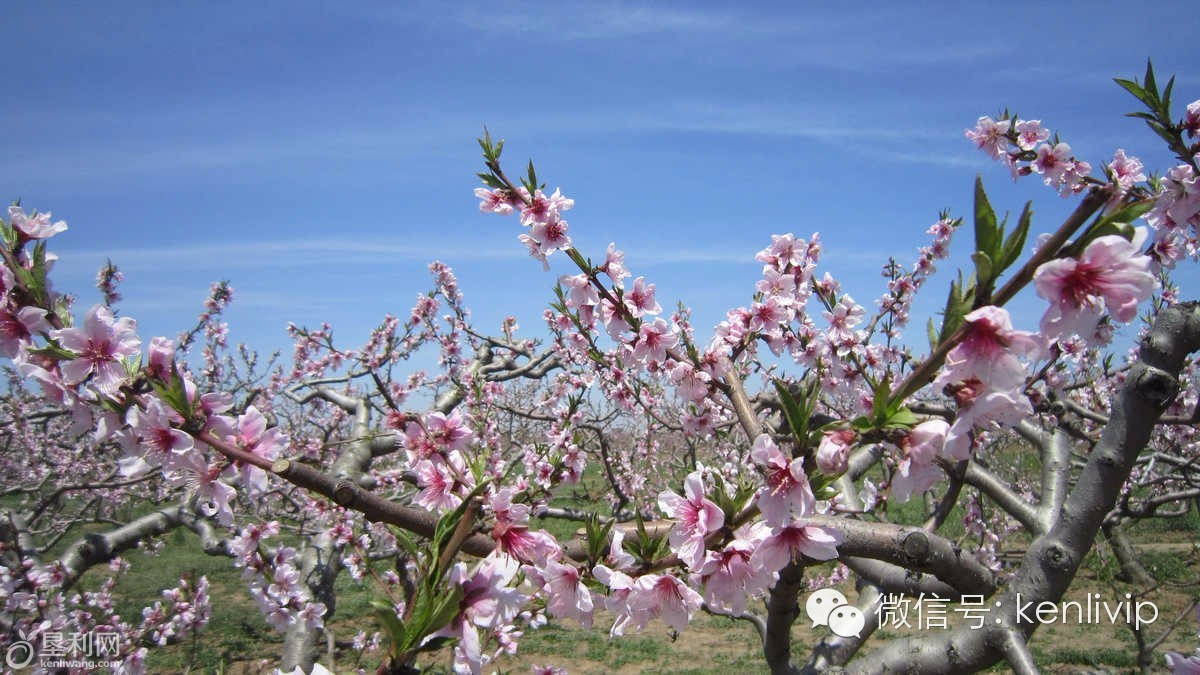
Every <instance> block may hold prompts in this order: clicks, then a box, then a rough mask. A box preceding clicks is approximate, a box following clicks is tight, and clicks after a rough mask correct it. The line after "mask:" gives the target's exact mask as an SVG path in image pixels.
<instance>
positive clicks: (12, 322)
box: [0, 307, 50, 359]
mask: <svg viewBox="0 0 1200 675" xmlns="http://www.w3.org/2000/svg"><path fill="white" fill-rule="evenodd" d="M49 330H50V324H49V323H48V322H47V321H46V310H44V309H41V308H39V307H22V308H21V309H19V310H18V311H16V312H13V311H11V310H9V309H7V308H5V309H0V354H3V355H4V356H7V357H8V358H10V359H11V358H12V357H14V356H16V355H17V352H18V351H20V350H21V348H22V347H27V346H29V345H30V344H32V343H33V336H34V335H35V334H37V333H41V332H48V331H49Z"/></svg>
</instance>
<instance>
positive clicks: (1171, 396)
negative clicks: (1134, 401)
mask: <svg viewBox="0 0 1200 675" xmlns="http://www.w3.org/2000/svg"><path fill="white" fill-rule="evenodd" d="M1134 388H1135V389H1136V390H1137V392H1138V393H1139V394H1140V395H1141V396H1142V398H1144V399H1145V400H1146V401H1149V402H1150V403H1151V404H1153V405H1154V407H1156V408H1158V409H1160V410H1166V408H1167V406H1168V405H1170V404H1171V401H1173V400H1175V394H1177V393H1178V392H1179V380H1177V379H1175V377H1173V376H1172V375H1171V374H1170V373H1168V372H1166V371H1165V370H1162V369H1160V368H1155V367H1154V366H1146V369H1145V370H1143V371H1142V372H1141V374H1140V375H1138V378H1137V382H1136V383H1135V384H1134Z"/></svg>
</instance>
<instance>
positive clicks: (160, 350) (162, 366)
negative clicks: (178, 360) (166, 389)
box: [146, 337, 175, 381]
mask: <svg viewBox="0 0 1200 675" xmlns="http://www.w3.org/2000/svg"><path fill="white" fill-rule="evenodd" d="M149 352H150V353H149V360H150V363H149V364H148V365H147V366H146V369H147V370H148V371H149V372H150V375H151V376H153V377H157V378H158V379H160V380H163V381H168V380H170V379H171V369H172V366H174V365H175V343H174V342H173V341H172V340H170V339H169V338H165V337H155V338H151V339H150V349H149Z"/></svg>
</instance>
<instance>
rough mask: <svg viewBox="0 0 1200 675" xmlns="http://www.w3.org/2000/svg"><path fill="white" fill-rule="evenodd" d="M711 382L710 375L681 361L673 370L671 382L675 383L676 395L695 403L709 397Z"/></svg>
mask: <svg viewBox="0 0 1200 675" xmlns="http://www.w3.org/2000/svg"><path fill="white" fill-rule="evenodd" d="M711 381H712V378H711V377H709V375H708V373H706V372H704V371H703V370H696V368H695V366H693V365H692V364H690V363H687V362H684V361H680V362H679V363H678V364H676V365H675V367H674V368H672V369H671V382H673V383H675V391H676V393H678V394H679V396H680V397H681V398H684V399H686V400H688V401H692V402H694V403H699V402H700V401H703V400H704V399H705V397H706V396H708V385H709V383H710V382H711Z"/></svg>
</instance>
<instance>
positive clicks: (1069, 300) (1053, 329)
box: [1033, 230, 1157, 341]
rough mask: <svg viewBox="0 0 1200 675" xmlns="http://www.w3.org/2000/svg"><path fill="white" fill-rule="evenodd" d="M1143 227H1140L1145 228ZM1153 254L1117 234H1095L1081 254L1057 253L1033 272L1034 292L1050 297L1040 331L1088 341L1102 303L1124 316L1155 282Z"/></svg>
mask: <svg viewBox="0 0 1200 675" xmlns="http://www.w3.org/2000/svg"><path fill="white" fill-rule="evenodd" d="M1143 233H1144V230H1143ZM1151 263H1152V261H1151V259H1150V257H1149V256H1145V255H1142V254H1141V252H1140V251H1139V250H1138V247H1137V246H1136V245H1135V244H1134V243H1132V242H1130V241H1129V240H1127V239H1125V238H1124V237H1122V236H1120V235H1115V234H1112V235H1106V236H1103V237H1097V238H1096V240H1095V241H1093V242H1091V243H1090V244H1088V246H1087V248H1085V249H1084V250H1083V253H1081V254H1080V255H1079V259H1078V260H1075V259H1072V258H1060V259H1057V260H1051V261H1050V262H1047V263H1045V264H1043V265H1042V266H1041V267H1038V269H1037V272H1035V273H1034V277H1033V281H1034V286H1035V287H1036V288H1037V294H1038V295H1040V296H1041V297H1043V298H1045V299H1046V300H1049V301H1050V307H1049V308H1048V309H1047V310H1046V314H1045V315H1044V316H1043V317H1042V333H1043V334H1044V335H1045V336H1046V337H1047V338H1050V339H1054V338H1064V337H1069V336H1070V335H1072V334H1075V335H1079V336H1080V337H1082V338H1083V339H1085V340H1088V341H1092V336H1093V334H1094V333H1095V330H1096V325H1097V324H1098V323H1099V322H1100V319H1101V317H1102V316H1103V314H1104V309H1105V308H1107V309H1108V311H1109V312H1110V313H1111V314H1112V315H1113V317H1114V318H1115V319H1117V320H1118V321H1122V322H1128V321H1130V320H1131V319H1133V318H1134V317H1135V316H1136V315H1137V306H1138V303H1140V302H1141V301H1142V300H1144V299H1146V298H1147V297H1149V295H1150V294H1151V293H1152V292H1153V291H1154V288H1155V286H1156V285H1157V283H1156V281H1155V279H1154V275H1153V274H1151V272H1150V269H1151Z"/></svg>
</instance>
